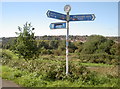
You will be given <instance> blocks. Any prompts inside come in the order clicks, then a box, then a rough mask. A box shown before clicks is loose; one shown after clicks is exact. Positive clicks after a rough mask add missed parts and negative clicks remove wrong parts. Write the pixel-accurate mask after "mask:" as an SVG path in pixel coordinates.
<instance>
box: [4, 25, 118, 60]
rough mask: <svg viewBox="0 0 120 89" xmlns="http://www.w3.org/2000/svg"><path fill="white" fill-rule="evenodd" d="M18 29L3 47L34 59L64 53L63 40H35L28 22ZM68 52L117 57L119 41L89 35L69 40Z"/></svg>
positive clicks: (81, 56) (28, 58)
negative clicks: (79, 39)
mask: <svg viewBox="0 0 120 89" xmlns="http://www.w3.org/2000/svg"><path fill="white" fill-rule="evenodd" d="M18 30H19V32H16V34H17V35H18V37H17V38H15V39H12V40H10V41H9V42H7V44H5V45H3V48H5V49H10V50H11V51H13V52H14V53H16V54H18V55H19V56H20V57H23V58H24V59H25V60H31V59H36V58H37V57H39V55H57V56H60V55H65V50H66V49H65V44H66V43H65V42H66V41H65V40H36V38H35V36H34V32H33V31H34V28H33V27H32V26H31V24H30V23H26V24H25V25H24V26H23V28H21V27H18ZM69 52H70V53H75V54H77V55H79V57H80V58H81V59H89V58H90V57H91V56H93V55H94V57H93V59H100V57H101V56H104V57H103V59H104V58H105V59H106V58H107V59H109V60H112V59H118V58H119V57H118V56H119V55H120V43H116V42H114V41H113V40H111V39H107V38H106V37H104V36H101V35H91V36H89V37H87V41H86V42H85V43H82V42H80V41H74V42H69ZM84 55H85V56H84ZM96 55H99V56H100V57H98V56H97V57H96ZM87 56H88V57H87ZM106 56H107V57H106ZM109 56H110V57H109ZM111 56H112V57H111ZM84 57H85V58H84ZM86 57H87V58H86Z"/></svg>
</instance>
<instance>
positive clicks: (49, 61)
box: [0, 50, 120, 87]
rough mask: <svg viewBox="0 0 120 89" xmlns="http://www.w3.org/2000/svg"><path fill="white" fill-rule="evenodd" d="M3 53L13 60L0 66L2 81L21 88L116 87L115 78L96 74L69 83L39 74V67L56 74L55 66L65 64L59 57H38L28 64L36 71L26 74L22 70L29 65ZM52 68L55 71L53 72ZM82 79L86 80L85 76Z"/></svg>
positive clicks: (84, 64) (90, 64)
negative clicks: (15, 84) (5, 80)
mask: <svg viewBox="0 0 120 89" xmlns="http://www.w3.org/2000/svg"><path fill="white" fill-rule="evenodd" d="M4 52H6V53H8V54H9V55H12V56H11V57H12V59H14V60H12V59H11V60H10V62H8V64H7V65H4V66H0V69H2V74H0V76H1V77H2V78H4V79H8V80H12V81H14V82H16V83H17V84H19V85H20V86H23V87H116V86H117V81H118V79H117V78H115V77H108V76H102V75H101V76H98V75H97V74H94V75H90V76H89V77H88V79H87V81H84V80H82V79H81V78H78V79H75V80H74V81H71V80H70V79H65V80H51V79H48V76H49V74H50V73H48V72H45V73H48V74H45V73H44V72H43V73H41V72H42V71H41V70H40V69H41V67H43V70H45V71H48V70H49V69H48V68H49V66H51V65H52V67H53V69H52V70H53V71H52V70H51V72H52V74H54V73H53V72H54V71H55V72H56V71H57V73H58V69H59V68H58V67H57V65H58V64H62V63H65V60H59V59H60V57H61V56H54V57H53V56H50V55H45V56H40V58H38V59H36V60H31V61H30V62H32V63H33V64H35V65H36V64H37V66H36V67H37V71H33V72H30V71H29V72H28V70H27V69H26V70H24V67H25V68H26V66H27V67H30V65H29V64H27V63H25V60H22V59H21V60H17V59H18V57H17V56H16V55H14V53H12V52H11V51H9V50H4ZM62 58H64V56H62ZM12 62H13V64H14V66H11V65H13V64H12ZM15 63H16V64H15ZM72 63H73V64H74V65H75V66H78V64H81V65H83V66H87V67H92V66H93V67H103V66H105V67H106V66H107V67H109V66H112V65H107V64H97V63H80V61H73V62H72ZM10 64H11V65H10ZM21 64H24V65H21ZM9 66H11V67H9ZM15 67H16V68H15ZM54 67H55V69H56V70H54ZM20 68H22V69H23V70H20ZM76 68H77V67H76ZM33 70H34V69H33ZM62 70H63V69H62ZM76 70H77V69H76ZM42 74H43V75H42ZM50 76H51V75H50ZM62 76H64V75H62ZM84 78H86V76H85V77H84ZM119 80H120V79H119Z"/></svg>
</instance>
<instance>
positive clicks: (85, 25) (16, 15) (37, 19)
mask: <svg viewBox="0 0 120 89" xmlns="http://www.w3.org/2000/svg"><path fill="white" fill-rule="evenodd" d="M66 4H69V5H71V7H72V9H71V12H70V14H71V15H75V14H95V16H96V19H95V20H94V21H74V22H70V35H92V34H97V35H103V36H117V35H118V3H117V2H2V28H1V29H2V32H0V37H13V36H16V34H15V32H18V26H20V27H23V25H24V24H25V23H26V22H31V24H32V26H33V27H34V28H35V31H34V32H35V35H36V36H41V35H66V29H56V30H51V29H50V28H49V25H50V23H54V22H63V21H61V20H56V19H52V18H48V17H47V16H46V12H47V10H52V11H56V12H60V13H63V14H65V12H64V6H65V5H66Z"/></svg>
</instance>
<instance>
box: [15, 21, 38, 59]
mask: <svg viewBox="0 0 120 89" xmlns="http://www.w3.org/2000/svg"><path fill="white" fill-rule="evenodd" d="M18 29H19V31H20V32H19V33H16V34H18V38H17V42H16V45H15V50H14V51H15V53H17V54H19V56H20V57H23V58H24V59H25V60H26V61H27V60H30V59H35V58H37V57H38V47H37V42H36V40H35V36H34V33H33V30H34V28H32V26H31V24H28V23H26V24H25V25H24V27H23V30H22V28H21V27H18Z"/></svg>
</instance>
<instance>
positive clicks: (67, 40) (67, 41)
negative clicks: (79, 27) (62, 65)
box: [66, 12, 69, 75]
mask: <svg viewBox="0 0 120 89" xmlns="http://www.w3.org/2000/svg"><path fill="white" fill-rule="evenodd" d="M68 45H69V12H67V35H66V75H68V52H69V51H68Z"/></svg>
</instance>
